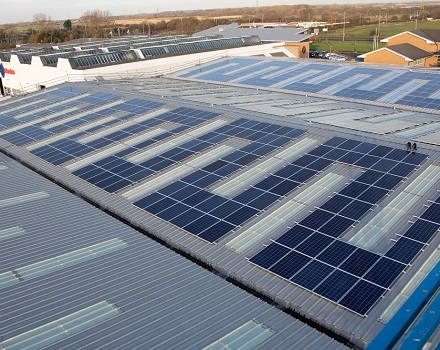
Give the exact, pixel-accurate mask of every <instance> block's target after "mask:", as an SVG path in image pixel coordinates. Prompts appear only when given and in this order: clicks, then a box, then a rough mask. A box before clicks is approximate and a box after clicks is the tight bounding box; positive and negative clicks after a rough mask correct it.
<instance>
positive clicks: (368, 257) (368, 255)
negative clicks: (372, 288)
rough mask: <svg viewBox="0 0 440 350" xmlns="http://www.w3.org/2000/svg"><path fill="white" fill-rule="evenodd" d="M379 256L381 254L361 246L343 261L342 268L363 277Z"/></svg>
mask: <svg viewBox="0 0 440 350" xmlns="http://www.w3.org/2000/svg"><path fill="white" fill-rule="evenodd" d="M379 258H380V256H379V255H377V254H374V253H372V252H369V251H368V250H365V249H360V248H359V249H357V250H356V251H355V252H353V254H351V255H350V256H349V257H348V258H347V260H345V261H344V262H343V263H342V265H341V266H340V268H341V269H342V270H345V271H347V272H349V273H351V274H353V275H356V276H359V277H362V275H363V274H364V273H365V272H367V271H368V270H369V268H370V267H371V266H373V265H374V264H375V263H376V261H378V260H379Z"/></svg>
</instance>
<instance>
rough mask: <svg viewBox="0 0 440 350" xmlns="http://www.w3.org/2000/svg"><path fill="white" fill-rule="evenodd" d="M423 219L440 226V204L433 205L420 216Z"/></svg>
mask: <svg viewBox="0 0 440 350" xmlns="http://www.w3.org/2000/svg"><path fill="white" fill-rule="evenodd" d="M420 217H421V218H422V219H425V220H428V221H431V222H434V223H437V224H440V204H438V203H433V204H431V205H430V207H429V208H428V209H427V210H425V212H424V213H423V214H422V216H420Z"/></svg>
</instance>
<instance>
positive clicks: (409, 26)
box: [319, 21, 440, 39]
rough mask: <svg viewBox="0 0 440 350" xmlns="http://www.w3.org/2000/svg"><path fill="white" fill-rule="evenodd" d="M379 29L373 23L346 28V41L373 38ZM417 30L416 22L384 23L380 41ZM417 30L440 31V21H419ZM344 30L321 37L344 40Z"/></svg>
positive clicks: (381, 25) (323, 34) (321, 34)
mask: <svg viewBox="0 0 440 350" xmlns="http://www.w3.org/2000/svg"><path fill="white" fill-rule="evenodd" d="M376 28H377V29H379V23H373V24H368V25H362V26H356V27H347V28H345V39H353V38H371V37H372V35H371V33H374V32H375V30H376ZM414 29H416V23H415V22H403V23H383V22H381V24H380V33H379V34H380V39H383V38H386V37H389V36H392V35H395V34H398V33H402V32H405V31H407V30H414ZM417 29H437V30H440V21H418V22H417ZM342 32H343V30H342V28H338V29H336V30H331V29H330V28H329V31H328V32H327V33H320V34H319V36H320V37H321V39H322V37H324V38H325V37H326V36H327V37H329V38H335V37H339V38H341V39H342Z"/></svg>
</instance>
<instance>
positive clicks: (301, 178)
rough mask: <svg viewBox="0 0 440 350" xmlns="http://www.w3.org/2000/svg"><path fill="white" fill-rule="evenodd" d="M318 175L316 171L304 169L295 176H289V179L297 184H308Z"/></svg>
mask: <svg viewBox="0 0 440 350" xmlns="http://www.w3.org/2000/svg"><path fill="white" fill-rule="evenodd" d="M316 173H317V172H316V170H310V169H302V170H300V171H298V172H296V173H295V174H293V175H291V176H289V179H290V180H293V181H296V182H306V181H307V180H309V179H310V178H311V177H312V176H314V175H316Z"/></svg>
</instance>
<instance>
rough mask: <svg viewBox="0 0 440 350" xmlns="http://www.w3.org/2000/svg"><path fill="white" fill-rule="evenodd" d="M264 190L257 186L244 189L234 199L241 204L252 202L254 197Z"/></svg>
mask: <svg viewBox="0 0 440 350" xmlns="http://www.w3.org/2000/svg"><path fill="white" fill-rule="evenodd" d="M264 193H265V192H264V191H262V190H259V189H258V188H254V187H251V188H249V189H247V190H246V191H244V192H242V193H240V194H239V195H238V196H236V197H234V200H235V201H237V202H240V203H243V204H248V203H249V202H252V201H253V200H254V199H255V198H257V197H259V196H261V195H262V194H264Z"/></svg>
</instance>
